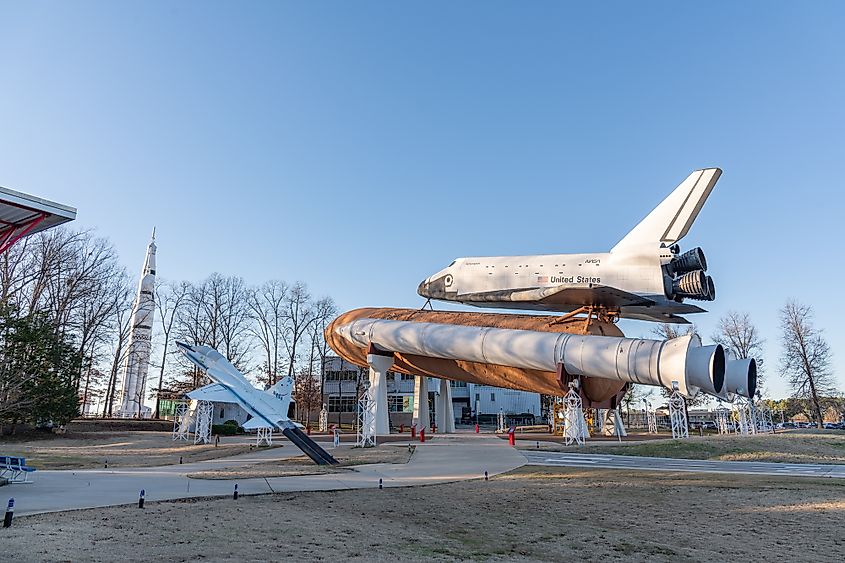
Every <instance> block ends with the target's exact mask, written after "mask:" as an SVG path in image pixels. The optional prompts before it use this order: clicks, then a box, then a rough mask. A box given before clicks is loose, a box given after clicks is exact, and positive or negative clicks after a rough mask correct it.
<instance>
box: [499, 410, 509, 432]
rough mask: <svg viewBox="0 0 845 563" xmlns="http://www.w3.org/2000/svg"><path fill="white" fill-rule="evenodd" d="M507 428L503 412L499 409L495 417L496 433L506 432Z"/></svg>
mask: <svg viewBox="0 0 845 563" xmlns="http://www.w3.org/2000/svg"><path fill="white" fill-rule="evenodd" d="M507 430H508V427H507V426H505V411H503V410H502V409H499V414H498V415H496V432H499V433H502V432H506V431H507Z"/></svg>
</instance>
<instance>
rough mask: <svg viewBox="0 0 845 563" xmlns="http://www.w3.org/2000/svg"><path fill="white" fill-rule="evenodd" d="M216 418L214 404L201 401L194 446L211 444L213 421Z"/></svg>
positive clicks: (196, 418)
mask: <svg viewBox="0 0 845 563" xmlns="http://www.w3.org/2000/svg"><path fill="white" fill-rule="evenodd" d="M213 416H214V403H211V402H209V401H199V402H198V403H197V410H196V416H195V420H196V423H195V426H194V444H209V443H211V419H212V417H213Z"/></svg>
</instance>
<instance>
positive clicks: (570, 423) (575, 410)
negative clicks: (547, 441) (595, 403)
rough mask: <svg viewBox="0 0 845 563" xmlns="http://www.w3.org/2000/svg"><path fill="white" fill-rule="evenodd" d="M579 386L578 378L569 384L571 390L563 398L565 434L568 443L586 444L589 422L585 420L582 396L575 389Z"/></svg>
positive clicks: (588, 434)
mask: <svg viewBox="0 0 845 563" xmlns="http://www.w3.org/2000/svg"><path fill="white" fill-rule="evenodd" d="M577 387H578V383H577V380H576V381H573V382H571V383H570V384H569V392H568V393H567V394H566V396H565V397H564V398H563V401H564V405H565V408H566V411H565V414H564V427H563V435H564V437H565V438H566V445H567V446H569V445H572V444H578V445H579V446H583V445H584V441H585V440H586V439H587V438H588V437H589V436H590V432H589V431H588V430H587V422H586V421H585V420H584V407H583V403H582V402H581V396H580V395H579V394H578V392H577V391H576V390H575V389H576V388H577Z"/></svg>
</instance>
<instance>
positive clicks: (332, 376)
mask: <svg viewBox="0 0 845 563" xmlns="http://www.w3.org/2000/svg"><path fill="white" fill-rule="evenodd" d="M357 380H358V371H357V370H354V369H344V370H340V371H337V370H326V381H357Z"/></svg>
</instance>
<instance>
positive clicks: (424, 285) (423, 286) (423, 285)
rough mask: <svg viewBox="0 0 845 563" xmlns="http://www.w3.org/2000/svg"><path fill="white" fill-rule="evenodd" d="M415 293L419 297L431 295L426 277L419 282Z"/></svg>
mask: <svg viewBox="0 0 845 563" xmlns="http://www.w3.org/2000/svg"><path fill="white" fill-rule="evenodd" d="M417 294H418V295H419V296H420V297H431V295H430V294H429V291H428V280H427V279H425V280H423V281H421V282H420V285H419V287H417Z"/></svg>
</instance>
